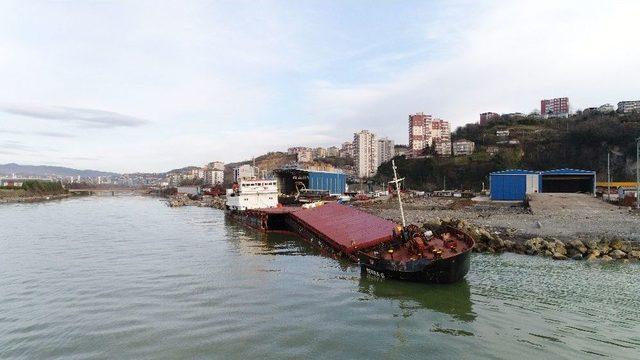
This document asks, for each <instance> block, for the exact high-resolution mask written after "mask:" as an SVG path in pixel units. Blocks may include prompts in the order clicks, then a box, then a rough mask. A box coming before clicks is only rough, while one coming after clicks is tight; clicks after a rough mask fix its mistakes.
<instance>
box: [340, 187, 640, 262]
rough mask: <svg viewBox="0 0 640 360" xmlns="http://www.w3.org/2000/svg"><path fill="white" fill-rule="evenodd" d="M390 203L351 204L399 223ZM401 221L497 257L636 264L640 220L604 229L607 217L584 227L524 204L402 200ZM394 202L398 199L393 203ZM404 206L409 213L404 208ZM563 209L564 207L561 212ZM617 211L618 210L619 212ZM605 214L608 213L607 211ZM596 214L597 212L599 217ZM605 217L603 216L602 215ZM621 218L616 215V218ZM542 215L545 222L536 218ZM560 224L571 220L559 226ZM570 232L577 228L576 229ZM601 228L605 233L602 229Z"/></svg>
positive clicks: (569, 218)
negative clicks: (470, 240)
mask: <svg viewBox="0 0 640 360" xmlns="http://www.w3.org/2000/svg"><path fill="white" fill-rule="evenodd" d="M390 200H391V201H393V200H392V199H387V200H386V201H385V200H384V199H382V200H378V201H373V202H363V203H354V204H353V205H354V206H356V207H358V208H360V209H361V210H363V211H366V212H369V213H371V214H374V215H377V216H380V217H382V218H386V219H389V220H392V221H394V222H396V223H399V222H400V221H401V219H400V211H399V210H398V209H397V208H396V206H393V205H395V204H392V203H390V202H389V201H390ZM407 200H408V201H407V202H408V206H406V207H405V218H406V220H407V223H413V224H416V225H418V226H421V227H423V228H424V229H425V230H437V229H439V228H440V227H442V226H452V227H455V228H458V229H460V230H463V231H465V232H467V233H468V234H470V235H471V236H473V237H474V238H475V239H476V246H475V247H474V249H473V251H474V252H480V253H493V254H500V253H503V252H511V253H516V254H523V255H534V256H543V257H549V258H552V259H554V260H567V259H573V260H582V259H585V260H589V261H611V260H620V261H623V262H626V261H630V260H632V261H638V260H640V240H638V236H639V235H640V234H639V233H638V232H637V231H635V230H634V229H635V227H634V226H637V228H640V218H636V215H634V214H630V215H629V216H631V218H629V219H626V220H628V221H627V223H626V224H625V225H626V227H620V228H615V227H614V226H613V225H611V227H603V226H602V225H603V224H602V223H603V222H604V223H605V225H608V224H606V221H607V219H606V218H605V219H600V218H597V217H596V216H593V214H590V215H592V216H593V217H596V219H590V218H589V217H586V220H584V219H582V221H583V222H587V223H588V224H589V225H591V226H583V224H582V223H580V219H578V218H572V216H575V214H573V213H568V214H565V213H561V212H551V213H549V214H543V215H540V214H535V213H534V212H533V211H532V210H531V209H530V208H527V207H525V206H522V205H520V206H514V205H505V204H492V203H485V202H473V201H471V200H468V199H451V198H448V199H447V198H419V199H407ZM396 201H397V200H396ZM407 208H408V209H407ZM563 209H564V208H563ZM618 210H619V211H623V210H620V209H618ZM608 212H609V211H607V213H608ZM598 215H600V214H598ZM605 215H607V214H606V213H603V214H602V217H604V216H605ZM617 216H621V215H617ZM542 217H544V220H543V221H541V220H539V219H541V218H542ZM565 221H567V222H572V223H570V224H568V225H567V226H563V225H564V223H565ZM575 229H578V231H576V230H575ZM603 229H605V231H602V230H603Z"/></svg>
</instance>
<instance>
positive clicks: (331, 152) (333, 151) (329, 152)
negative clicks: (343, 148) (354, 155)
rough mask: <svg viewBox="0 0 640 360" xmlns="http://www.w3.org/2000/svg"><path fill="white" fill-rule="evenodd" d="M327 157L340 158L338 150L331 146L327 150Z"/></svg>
mask: <svg viewBox="0 0 640 360" xmlns="http://www.w3.org/2000/svg"><path fill="white" fill-rule="evenodd" d="M327 156H329V157H338V156H340V149H338V148H337V147H336V146H332V147H329V148H327Z"/></svg>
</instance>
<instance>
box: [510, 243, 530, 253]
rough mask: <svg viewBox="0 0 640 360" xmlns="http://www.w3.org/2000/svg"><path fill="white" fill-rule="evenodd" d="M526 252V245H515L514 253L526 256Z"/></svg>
mask: <svg viewBox="0 0 640 360" xmlns="http://www.w3.org/2000/svg"><path fill="white" fill-rule="evenodd" d="M525 251H527V249H526V248H525V246H524V244H520V243H516V244H515V245H513V252H515V253H516V254H524V253H525Z"/></svg>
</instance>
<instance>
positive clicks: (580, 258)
mask: <svg viewBox="0 0 640 360" xmlns="http://www.w3.org/2000/svg"><path fill="white" fill-rule="evenodd" d="M571 259H572V260H582V254H575V255H573V256H572V257H571Z"/></svg>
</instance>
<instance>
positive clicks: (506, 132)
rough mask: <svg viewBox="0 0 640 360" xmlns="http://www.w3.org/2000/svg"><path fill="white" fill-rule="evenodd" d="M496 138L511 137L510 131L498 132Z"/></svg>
mask: <svg viewBox="0 0 640 360" xmlns="http://www.w3.org/2000/svg"><path fill="white" fill-rule="evenodd" d="M496 136H499V137H507V136H509V130H508V129H507V130H497V131H496Z"/></svg>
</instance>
